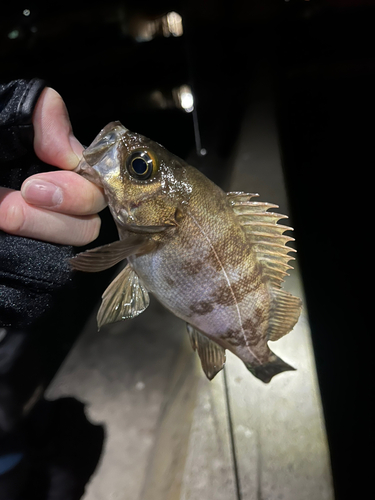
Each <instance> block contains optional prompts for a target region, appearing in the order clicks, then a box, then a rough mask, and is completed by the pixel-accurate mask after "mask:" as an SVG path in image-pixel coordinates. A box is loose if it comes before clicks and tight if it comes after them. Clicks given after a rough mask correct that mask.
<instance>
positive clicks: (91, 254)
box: [69, 234, 156, 273]
mask: <svg viewBox="0 0 375 500" xmlns="http://www.w3.org/2000/svg"><path fill="white" fill-rule="evenodd" d="M155 246H156V243H155V242H154V241H152V240H150V239H149V238H148V237H146V236H145V235H140V234H135V235H132V236H129V237H128V238H126V239H124V240H119V241H115V242H114V243H109V244H108V245H103V246H101V247H97V248H93V249H91V250H86V252H81V253H79V254H77V255H76V256H75V257H73V258H71V259H70V261H69V262H70V265H71V267H72V268H73V269H76V270H78V271H86V272H90V273H96V272H99V271H104V270H105V269H108V268H110V267H112V266H114V265H115V264H118V263H119V262H121V261H122V260H124V259H126V258H127V257H129V256H130V255H134V254H145V253H149V252H151V251H152V250H153V249H154V248H155Z"/></svg>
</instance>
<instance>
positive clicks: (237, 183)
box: [226, 74, 333, 500]
mask: <svg viewBox="0 0 375 500" xmlns="http://www.w3.org/2000/svg"><path fill="white" fill-rule="evenodd" d="M269 81H270V78H269V75H262V74H260V75H258V78H256V80H255V86H254V87H253V95H255V96H256V95H258V96H261V97H262V98H260V99H259V98H258V100H256V101H254V102H253V103H252V105H250V107H249V113H248V115H247V117H246V119H245V121H244V124H243V128H242V132H241V137H240V140H239V148H238V152H237V155H236V163H235V168H234V172H233V176H232V185H231V189H232V190H233V191H236V190H245V191H248V192H258V193H260V198H259V200H261V201H268V202H271V203H277V204H278V205H279V206H280V213H288V208H287V198H286V193H285V189H284V182H283V174H282V169H281V164H280V152H279V148H278V140H277V130H276V120H275V116H274V104H273V102H272V97H271V92H270V91H269V89H267V82H269ZM297 243H298V242H297ZM297 255H298V254H297ZM295 267H296V266H295ZM285 288H286V289H288V290H289V291H290V292H291V293H293V294H294V295H297V296H299V297H301V298H302V299H303V293H302V287H301V278H300V276H299V273H298V269H296V270H294V271H292V274H291V276H290V277H289V278H288V279H287V281H286V283H285ZM306 314H307V313H306V308H304V310H303V314H302V316H301V318H300V320H299V322H298V325H297V326H296V327H295V329H294V331H293V332H291V333H289V334H288V335H286V336H285V337H284V338H282V339H280V340H278V341H277V342H271V343H270V347H271V349H272V350H274V351H275V353H276V354H278V355H279V356H280V357H281V358H282V359H284V360H285V361H286V362H288V363H290V364H291V365H292V366H295V367H296V368H297V371H296V372H286V373H283V374H280V375H278V376H277V377H275V378H274V379H273V380H272V381H271V383H270V384H269V385H265V384H263V383H262V382H261V381H259V380H257V379H255V378H254V377H252V376H251V374H250V373H249V372H248V371H247V370H246V368H245V366H244V365H243V363H242V362H241V361H240V360H238V358H236V357H235V356H233V355H231V353H228V355H227V359H228V361H227V367H226V368H227V381H228V392H229V402H230V408H231V417H232V424H233V435H234V447H235V454H236V463H237V470H238V477H239V483H240V498H241V500H245V499H246V500H259V499H267V500H281V499H285V500H316V499H319V500H331V499H333V489H332V479H331V470H330V460H329V451H328V445H327V440H326V434H325V428H324V421H323V416H322V407H321V401H320V397H319V389H318V384H317V378H316V372H315V364H314V356H313V350H312V345H311V338H310V330H309V324H308V318H307V315H306Z"/></svg>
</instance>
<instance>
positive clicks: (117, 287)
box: [96, 264, 150, 329]
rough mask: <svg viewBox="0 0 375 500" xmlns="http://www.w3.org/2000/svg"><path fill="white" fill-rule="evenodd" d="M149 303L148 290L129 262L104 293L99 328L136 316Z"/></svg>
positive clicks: (99, 312)
mask: <svg viewBox="0 0 375 500" xmlns="http://www.w3.org/2000/svg"><path fill="white" fill-rule="evenodd" d="M149 303H150V297H149V295H148V292H147V290H146V289H145V287H144V286H143V285H142V283H141V282H140V280H139V278H138V275H137V274H136V273H135V272H134V271H133V269H132V268H131V267H130V265H129V264H128V265H127V266H126V267H125V268H124V269H123V270H122V271H121V273H120V274H119V275H118V276H116V278H115V279H114V280H113V281H112V283H111V284H110V285H109V287H108V288H107V289H106V290H105V292H104V293H103V295H102V304H101V306H100V309H99V311H98V315H97V318H96V319H97V322H98V328H99V329H100V328H101V327H102V326H103V325H106V324H107V323H115V322H116V321H120V320H123V319H129V318H134V317H135V316H138V315H139V314H141V312H143V311H144V310H145V309H146V308H147V307H148V305H149Z"/></svg>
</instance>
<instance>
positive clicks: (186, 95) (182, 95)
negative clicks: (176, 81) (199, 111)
mask: <svg viewBox="0 0 375 500" xmlns="http://www.w3.org/2000/svg"><path fill="white" fill-rule="evenodd" d="M177 97H178V101H179V104H180V106H181V108H182V109H184V110H185V111H186V113H191V112H192V111H193V109H194V97H193V94H192V92H191V88H190V87H189V85H181V87H180V88H179V89H177Z"/></svg>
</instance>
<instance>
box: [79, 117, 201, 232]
mask: <svg viewBox="0 0 375 500" xmlns="http://www.w3.org/2000/svg"><path fill="white" fill-rule="evenodd" d="M186 167H187V165H186V163H185V162H184V161H183V160H182V159H180V158H178V157H177V156H175V155H173V154H172V153H170V152H169V151H167V150H166V149H165V148H164V147H163V146H161V145H160V144H158V143H156V142H154V141H151V140H150V139H148V138H147V137H144V136H143V135H141V134H137V133H134V132H131V131H130V130H128V129H127V128H125V127H124V126H123V125H122V124H121V123H120V122H118V121H117V122H111V123H109V124H108V125H107V126H106V127H105V128H104V129H103V130H102V131H101V132H100V133H99V134H98V136H97V137H96V138H95V139H94V141H93V142H92V144H91V145H90V146H89V147H88V148H87V149H86V150H85V151H84V152H83V159H82V160H81V162H80V163H79V165H78V167H77V169H76V172H78V173H79V174H80V175H82V176H83V177H85V178H87V179H88V180H90V181H92V182H94V183H95V184H97V185H98V186H100V187H102V188H103V190H104V194H105V197H106V200H107V203H108V206H109V208H110V210H111V212H112V215H113V218H114V220H115V222H116V224H117V226H118V228H119V229H120V228H123V229H125V230H130V231H135V232H137V231H142V230H146V229H145V228H149V230H150V232H152V228H164V229H165V228H166V227H169V226H174V225H177V222H178V219H179V218H180V217H181V214H182V212H183V207H184V205H187V204H188V202H189V198H190V194H191V192H192V187H191V185H190V184H189V182H188V181H187V176H186ZM156 231H157V230H156Z"/></svg>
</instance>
